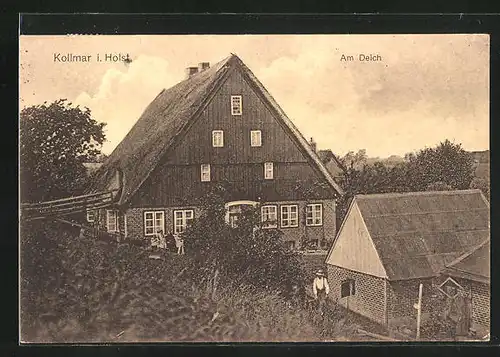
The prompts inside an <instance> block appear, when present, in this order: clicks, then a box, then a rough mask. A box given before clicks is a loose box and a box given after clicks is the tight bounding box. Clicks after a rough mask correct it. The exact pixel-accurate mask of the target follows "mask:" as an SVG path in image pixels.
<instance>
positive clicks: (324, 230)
mask: <svg viewBox="0 0 500 357" xmlns="http://www.w3.org/2000/svg"><path fill="white" fill-rule="evenodd" d="M310 203H322V204H323V225H322V226H318V227H308V226H306V225H305V207H306V204H307V202H304V201H284V202H266V203H263V204H274V205H277V206H278V222H279V219H280V205H283V204H297V205H298V206H299V207H298V209H299V226H298V227H296V228H280V227H279V223H278V228H280V229H281V231H282V232H283V234H284V239H285V240H286V241H290V242H293V244H294V246H295V247H296V248H298V247H299V246H300V242H301V240H302V238H303V237H305V238H306V239H308V240H322V239H326V240H327V241H328V242H331V241H332V240H333V238H334V237H335V201H334V200H318V201H311V202H310ZM177 209H194V211H195V212H194V216H195V219H196V217H199V216H200V214H201V209H199V208H198V207H193V206H185V207H155V208H142V207H141V208H128V209H127V210H126V212H125V213H126V215H127V218H126V221H127V235H128V238H132V239H145V238H146V237H145V235H144V212H145V211H158V210H162V211H164V212H165V229H166V231H167V232H170V231H173V211H174V210H177ZM104 219H105V217H104ZM121 221H124V220H123V219H121ZM104 222H105V221H104ZM104 224H105V223H104Z"/></svg>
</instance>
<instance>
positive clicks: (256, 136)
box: [250, 130, 262, 147]
mask: <svg viewBox="0 0 500 357" xmlns="http://www.w3.org/2000/svg"><path fill="white" fill-rule="evenodd" d="M250 146H252V147H258V146H262V132H261V131H260V130H251V131H250Z"/></svg>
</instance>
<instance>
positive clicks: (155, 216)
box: [144, 211, 165, 236]
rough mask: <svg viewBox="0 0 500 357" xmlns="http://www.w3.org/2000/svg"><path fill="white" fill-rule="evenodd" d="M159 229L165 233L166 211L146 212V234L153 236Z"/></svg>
mask: <svg viewBox="0 0 500 357" xmlns="http://www.w3.org/2000/svg"><path fill="white" fill-rule="evenodd" d="M158 230H161V231H162V232H163V233H165V213H164V212H163V211H146V212H144V235H146V236H152V235H154V234H155V233H156V232H158Z"/></svg>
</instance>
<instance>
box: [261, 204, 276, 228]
mask: <svg viewBox="0 0 500 357" xmlns="http://www.w3.org/2000/svg"><path fill="white" fill-rule="evenodd" d="M270 209H272V210H274V213H272V212H270ZM272 215H274V219H270V216H272ZM260 217H261V222H262V228H264V229H266V228H278V206H277V205H264V206H261V207H260ZM267 222H271V223H267ZM272 222H274V223H272Z"/></svg>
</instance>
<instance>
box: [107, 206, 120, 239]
mask: <svg viewBox="0 0 500 357" xmlns="http://www.w3.org/2000/svg"><path fill="white" fill-rule="evenodd" d="M106 230H107V231H108V232H109V233H113V232H118V211H117V210H114V209H108V210H106Z"/></svg>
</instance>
